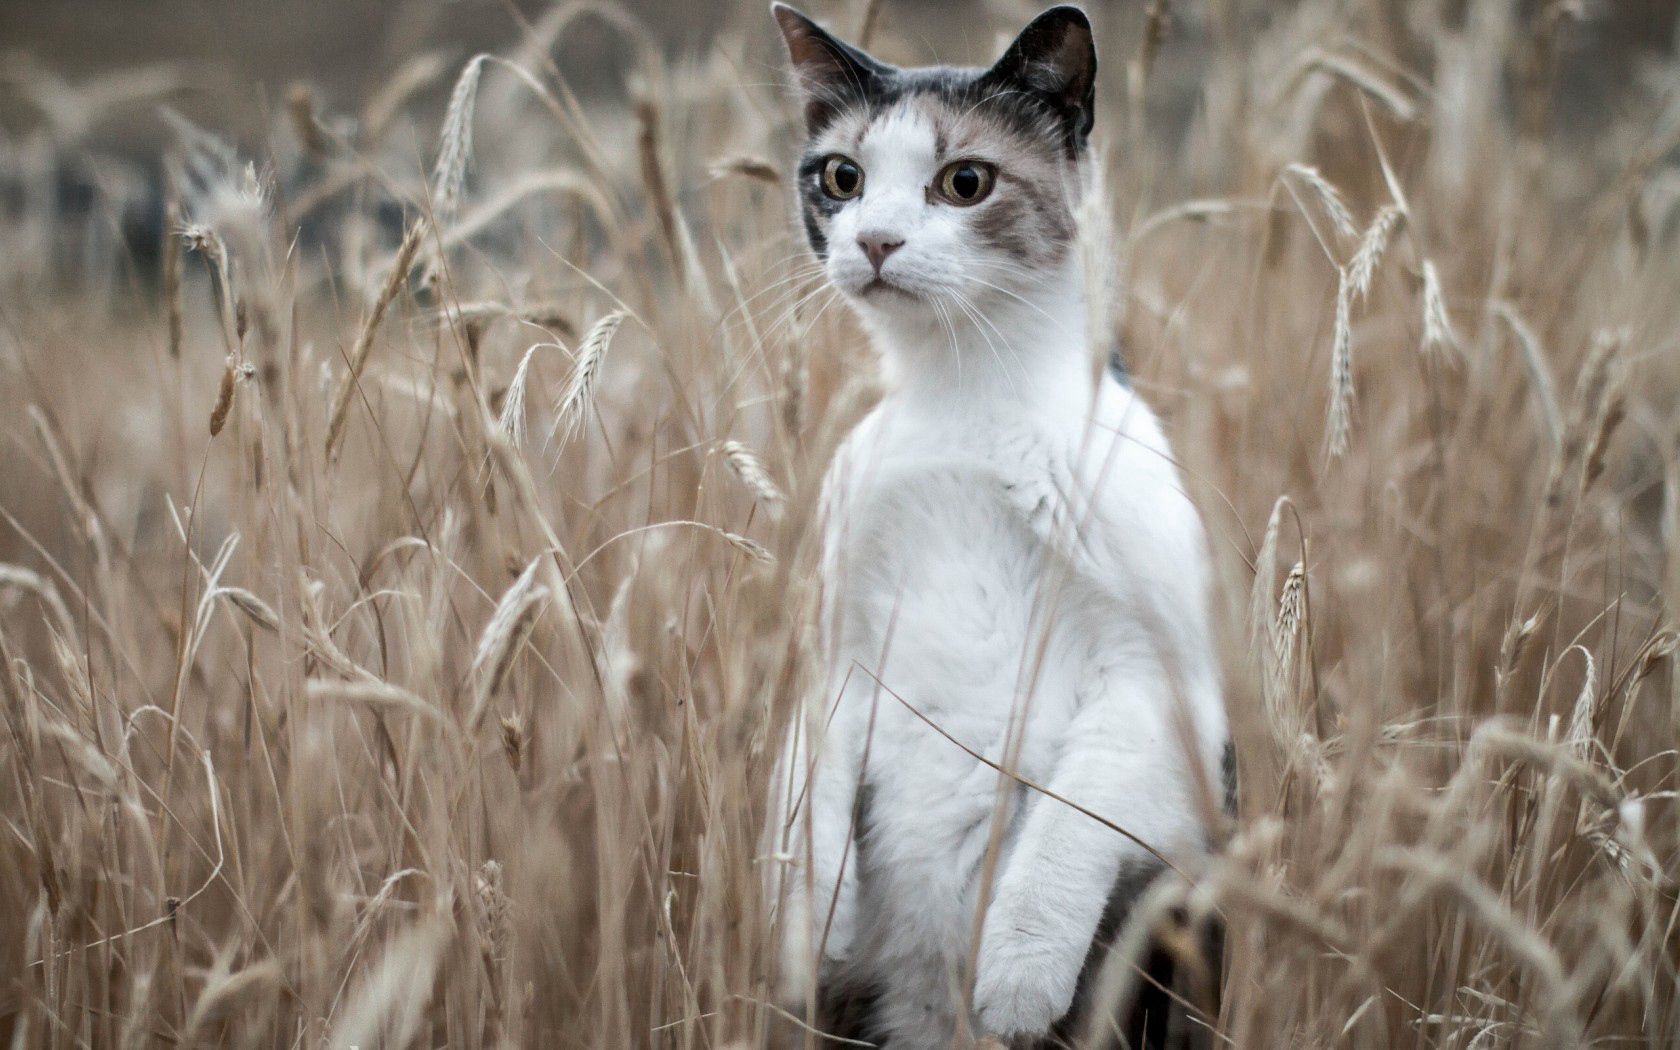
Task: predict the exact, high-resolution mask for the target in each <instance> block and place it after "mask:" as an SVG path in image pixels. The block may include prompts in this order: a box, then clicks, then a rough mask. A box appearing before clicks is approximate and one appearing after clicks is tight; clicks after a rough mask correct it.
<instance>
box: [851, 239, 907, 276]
mask: <svg viewBox="0 0 1680 1050" xmlns="http://www.w3.org/2000/svg"><path fill="white" fill-rule="evenodd" d="M858 247H859V248H862V249H863V254H865V255H867V256H869V265H871V266H873V267H875V273H876V275H877V276H879V275H880V273H881V267H882V266H883V265H884V264H885V263H886V261H887V256H889V255H891V254H892V253H893V252H896V251H898V250H899V249H900V248H902V247H904V241H903V239H901V238H900V239H895V238H894V237H893V236H892V235H891V234H886V233H866V234H864V235H863V236H861V237H859V238H858Z"/></svg>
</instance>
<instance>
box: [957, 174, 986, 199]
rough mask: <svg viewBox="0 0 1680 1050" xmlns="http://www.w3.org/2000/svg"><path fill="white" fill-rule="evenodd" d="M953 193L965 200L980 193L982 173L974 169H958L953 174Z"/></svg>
mask: <svg viewBox="0 0 1680 1050" xmlns="http://www.w3.org/2000/svg"><path fill="white" fill-rule="evenodd" d="M951 191H952V192H953V193H955V194H956V195H957V196H959V197H961V198H963V199H964V200H967V199H969V198H970V197H973V196H974V195H975V194H976V193H979V192H980V173H979V172H978V171H975V170H974V169H973V168H969V167H962V168H958V169H957V170H956V171H955V172H953V173H952V174H951Z"/></svg>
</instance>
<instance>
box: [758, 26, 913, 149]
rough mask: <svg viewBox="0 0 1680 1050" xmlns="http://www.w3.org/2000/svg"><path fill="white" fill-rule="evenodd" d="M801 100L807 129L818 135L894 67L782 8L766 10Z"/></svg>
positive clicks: (862, 97) (884, 77)
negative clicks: (794, 75)
mask: <svg viewBox="0 0 1680 1050" xmlns="http://www.w3.org/2000/svg"><path fill="white" fill-rule="evenodd" d="M770 13H771V14H772V15H774V16H775V17H776V24H777V25H779V26H781V29H782V39H784V40H786V41H787V48H788V57H789V58H790V59H792V61H793V69H794V72H795V73H797V74H798V75H799V87H800V90H801V91H803V92H804V94H805V126H806V127H807V128H809V129H810V130H811V131H813V132H814V131H817V130H818V129H819V128H821V127H822V126H823V125H824V124H827V123H828V122H829V121H830V120H832V119H833V118H834V115H835V114H836V113H837V112H839V111H840V110H841V109H843V108H845V107H847V106H851V105H856V104H858V103H860V102H863V101H864V100H866V99H867V98H869V96H870V94H871V93H872V92H873V91H874V90H875V89H876V88H877V87H879V86H880V84H881V82H882V81H884V80H885V79H886V78H888V77H889V76H891V75H892V72H893V70H892V67H891V66H887V65H884V64H883V63H881V62H878V61H876V60H875V59H874V58H871V57H870V56H869V55H866V54H864V53H863V52H862V51H859V50H858V49H857V48H855V47H852V46H850V45H848V44H844V43H841V42H840V41H839V40H837V39H835V37H834V36H833V35H832V34H830V33H829V32H828V31H827V30H826V29H824V28H823V27H822V26H819V25H817V23H815V22H813V21H811V20H810V19H809V18H806V17H805V16H804V15H803V14H801V13H800V12H798V11H796V10H794V9H793V8H791V7H789V6H788V5H786V4H783V3H773V4H771V5H770Z"/></svg>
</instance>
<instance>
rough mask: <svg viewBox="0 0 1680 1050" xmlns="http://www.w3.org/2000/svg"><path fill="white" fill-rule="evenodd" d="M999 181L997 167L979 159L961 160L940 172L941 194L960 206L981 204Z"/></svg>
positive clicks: (948, 165) (938, 185)
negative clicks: (993, 185)
mask: <svg viewBox="0 0 1680 1050" xmlns="http://www.w3.org/2000/svg"><path fill="white" fill-rule="evenodd" d="M996 181H997V169H995V168H993V167H992V166H991V165H990V164H986V163H983V162H981V161H977V160H959V161H956V162H954V163H951V164H947V165H945V168H944V170H943V171H941V172H940V173H939V181H938V182H937V183H936V184H935V185H936V186H937V187H938V190H939V195H940V196H941V197H943V198H945V200H946V201H948V202H950V203H952V204H955V205H957V206H959V207H967V206H968V205H970V204H979V203H980V202H981V201H983V200H985V199H986V195H987V194H988V193H991V192H992V184H993V183H994V182H996Z"/></svg>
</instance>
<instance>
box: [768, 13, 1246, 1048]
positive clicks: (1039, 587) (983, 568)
mask: <svg viewBox="0 0 1680 1050" xmlns="http://www.w3.org/2000/svg"><path fill="white" fill-rule="evenodd" d="M773 10H774V13H775V16H776V19H777V21H778V22H779V23H780V26H781V29H782V32H783V35H784V36H785V38H786V40H787V44H788V48H789V51H790V53H791V56H792V59H793V64H794V68H795V70H796V71H797V73H798V75H799V79H800V83H801V86H802V89H803V92H804V99H805V114H806V122H807V126H808V129H809V141H808V143H807V147H806V151H805V156H804V160H803V162H802V163H801V165H800V168H799V179H800V182H799V192H800V202H801V207H802V211H803V218H804V222H805V226H806V229H807V232H808V234H809V236H810V240H811V245H812V248H813V250H814V251H815V252H816V253H817V255H818V256H819V257H820V258H821V259H822V261H823V263H824V265H825V267H826V271H827V276H828V279H829V281H830V282H831V283H832V284H833V285H834V286H835V287H836V288H838V289H839V290H840V291H841V292H842V293H843V294H844V296H845V297H846V298H847V299H848V300H849V302H850V303H851V304H852V306H853V307H854V308H855V309H856V311H857V314H858V316H859V317H860V318H861V319H862V322H863V324H864V326H865V327H866V329H867V331H868V332H869V334H870V336H871V338H872V340H873V343H874V345H875V348H876V349H877V350H878V351H879V354H880V358H881V362H882V367H883V369H884V372H885V387H886V393H885V396H884V398H883V400H882V401H881V403H880V405H879V406H878V407H877V408H876V409H875V410H874V411H873V412H872V413H871V414H870V415H869V416H868V417H867V418H866V419H865V420H864V421H863V422H862V423H861V424H860V425H859V426H858V427H857V429H856V430H855V431H854V432H853V433H852V434H851V436H850V437H849V438H848V439H847V440H846V442H845V443H844V445H843V446H842V448H841V449H840V451H839V453H838V454H837V456H836V458H835V460H834V463H833V465H832V466H831V468H830V470H829V475H828V477H827V480H826V483H825V492H824V529H825V533H824V543H825V546H824V561H823V566H824V567H823V573H824V575H823V583H824V588H825V610H824V620H823V630H824V639H825V644H826V651H827V657H828V661H829V664H828V666H829V681H830V688H829V689H828V690H827V692H826V694H824V695H823V696H821V697H818V698H814V699H813V701H812V703H811V704H810V706H809V709H808V710H806V711H805V712H804V713H803V717H801V718H798V719H796V721H795V724H794V725H793V726H792V729H791V731H790V735H789V740H788V745H787V749H786V752H785V753H784V755H783V758H782V763H781V766H780V777H779V780H778V784H777V787H776V801H775V812H774V814H773V819H774V823H773V827H772V828H771V834H772V836H773V837H774V838H775V839H776V842H775V843H774V845H773V849H774V850H775V851H776V852H777V854H778V855H779V856H781V857H782V858H783V860H784V864H783V867H782V868H781V873H782V879H781V883H780V886H779V887H778V889H777V904H778V910H777V915H776V922H777V925H778V929H779V931H780V934H781V937H782V945H781V958H780V966H781V975H782V980H783V983H784V988H783V991H784V994H787V995H789V996H790V997H794V998H796V999H797V998H799V997H808V996H817V997H818V998H819V999H820V1000H821V1001H822V1002H823V1003H824V1004H825V1007H824V1009H823V1011H822V1015H823V1020H824V1023H825V1024H826V1025H827V1026H828V1030H829V1031H831V1032H834V1033H835V1034H841V1035H846V1036H850V1037H858V1038H866V1039H872V1040H876V1041H881V1042H884V1044H885V1045H887V1046H889V1047H893V1048H895V1050H897V1048H912V1047H947V1046H950V1045H951V1041H952V1039H953V1037H954V1036H955V1034H956V1033H958V1032H959V1031H967V1032H968V1033H970V1034H972V1035H990V1036H997V1037H1001V1038H1005V1039H1014V1040H1029V1041H1030V1040H1033V1039H1037V1038H1040V1037H1044V1036H1047V1035H1050V1034H1052V1033H1053V1032H1054V1031H1055V1029H1056V1026H1057V1024H1058V1022H1061V1021H1063V1020H1064V1019H1065V1018H1066V1017H1067V1015H1068V1014H1069V1011H1070V1007H1071V1006H1072V1004H1073V1003H1074V999H1075V992H1076V989H1077V988H1078V986H1079V983H1080V978H1081V974H1082V972H1083V971H1084V969H1085V967H1086V961H1087V956H1088V955H1089V954H1090V953H1091V949H1092V944H1093V940H1094V938H1095V937H1096V935H1097V931H1098V925H1099V921H1100V920H1101V919H1102V917H1103V915H1104V911H1105V907H1106V906H1107V905H1108V904H1109V903H1110V902H1109V898H1110V893H1111V890H1113V889H1114V887H1116V886H1117V885H1121V884H1124V885H1128V886H1131V887H1133V892H1135V887H1136V886H1137V885H1139V884H1140V882H1141V880H1140V879H1139V878H1138V876H1139V875H1144V876H1147V875H1148V874H1150V873H1152V872H1154V871H1156V870H1159V869H1161V868H1162V867H1163V866H1164V864H1165V863H1167V862H1171V863H1174V864H1178V863H1180V861H1182V860H1189V859H1193V858H1195V857H1196V856H1197V855H1198V854H1200V853H1201V852H1202V851H1204V850H1205V849H1206V841H1207V834H1206V831H1205V826H1204V825H1205V819H1204V818H1205V816H1206V813H1207V809H1208V807H1207V806H1206V804H1205V802H1206V800H1207V799H1209V798H1218V796H1219V791H1218V789H1217V788H1214V787H1212V786H1211V785H1213V784H1215V783H1217V781H1218V778H1219V776H1220V772H1221V767H1222V765H1226V764H1227V763H1228V762H1229V758H1228V756H1227V755H1226V748H1227V731H1226V726H1225V714H1224V709H1223V702H1222V698H1221V693H1220V683H1219V675H1218V661H1217V658H1216V654H1215V651H1214V643H1213V639H1212V634H1211V627H1210V622H1209V614H1208V591H1209V585H1210V570H1209V565H1208V556H1207V551H1206V548H1205V539H1204V536H1203V532H1202V527H1201V523H1200V521H1199V519H1198V517H1197V514H1196V511H1195V509H1194V507H1193V506H1192V505H1191V503H1190V501H1189V499H1188V498H1187V497H1186V495H1185V493H1184V490H1183V486H1182V484H1181V482H1180V479H1179V476H1178V472H1177V471H1176V469H1175V468H1174V465H1173V461H1172V457H1171V453H1170V451H1169V450H1168V448H1167V443H1166V440H1165V438H1164V437H1163V436H1162V433H1161V429H1160V426H1159V424H1158V423H1157V421H1156V419H1155V417H1154V415H1153V414H1152V413H1151V412H1150V411H1149V409H1148V408H1147V407H1146V406H1145V405H1144V404H1143V402H1142V401H1141V400H1140V399H1139V398H1138V397H1137V396H1136V395H1135V394H1134V393H1133V392H1132V391H1131V389H1130V388H1129V387H1128V385H1127V384H1126V382H1125V379H1124V374H1123V372H1121V371H1120V370H1119V369H1118V368H1117V367H1116V368H1113V369H1111V370H1109V371H1102V370H1100V369H1097V368H1093V366H1092V355H1091V353H1090V349H1089V338H1088V334H1087V324H1086V312H1087V304H1086V300H1085V289H1084V284H1083V281H1082V280H1081V274H1080V271H1079V267H1078V264H1077V262H1076V260H1075V254H1076V253H1075V252H1074V251H1073V238H1074V220H1073V205H1074V204H1075V201H1074V199H1073V197H1074V196H1075V194H1076V193H1077V187H1078V186H1079V184H1080V179H1079V166H1080V164H1081V162H1082V158H1083V156H1084V153H1085V139H1086V135H1087V133H1088V132H1089V130H1090V128H1091V125H1092V117H1093V110H1092V103H1093V94H1094V92H1093V84H1094V74H1095V70H1096V54H1095V50H1094V48H1093V45H1092V41H1091V33H1090V26H1089V23H1088V22H1087V21H1086V18H1085V16H1084V14H1083V13H1081V12H1080V11H1079V10H1077V9H1076V8H1071V7H1058V8H1053V9H1051V10H1049V11H1047V12H1045V13H1044V14H1043V15H1041V16H1040V17H1039V18H1037V19H1036V20H1034V21H1033V22H1032V23H1031V25H1029V26H1028V27H1027V28H1026V29H1025V30H1024V31H1023V32H1022V34H1021V35H1020V37H1019V38H1017V39H1016V41H1015V42H1014V43H1013V44H1012V45H1011V46H1010V48H1009V50H1008V52H1007V53H1006V54H1005V55H1004V57H1003V58H1002V59H1000V60H999V61H998V63H997V64H996V65H994V66H993V67H991V68H990V69H987V70H963V69H948V68H942V67H941V68H933V69H911V70H900V69H895V68H892V67H889V66H886V65H884V64H883V63H881V62H879V61H877V60H875V59H873V58H871V57H869V56H867V55H865V54H863V53H862V52H860V51H857V50H855V49H853V48H851V47H849V46H847V45H845V44H842V43H840V42H839V41H837V40H835V39H834V38H833V37H832V36H830V35H829V34H827V33H826V32H824V31H823V30H822V29H821V28H819V27H818V26H817V25H816V24H815V23H813V22H811V21H810V20H809V19H807V18H805V17H804V16H803V15H801V14H799V13H797V12H795V11H794V10H792V9H791V8H788V7H786V6H783V5H779V4H778V5H776V6H775V7H774V8H773ZM976 754H978V755H980V756H984V761H982V760H980V759H977V758H976V757H974V756H975V755H976ZM997 766H1003V767H1006V768H1008V769H1010V770H1013V771H1015V772H1016V773H1018V774H1019V776H1020V777H1022V778H1025V779H1026V780H1028V781H1031V782H1032V783H1033V784H1034V785H1038V786H1040V787H1042V788H1044V789H1047V792H1049V793H1054V795H1056V796H1060V798H1061V799H1064V800H1068V801H1071V802H1073V803H1077V806H1078V807H1081V808H1083V809H1085V810H1088V811H1089V813H1086V812H1081V811H1080V808H1076V807H1075V806H1072V805H1069V804H1067V803H1066V802H1064V801H1059V800H1058V799H1056V798H1052V797H1050V795H1049V794H1048V793H1046V792H1045V791H1039V790H1035V789H1033V788H1030V787H1027V786H1025V785H1023V784H1021V783H1020V782H1019V781H1017V780H1015V779H1012V778H1010V777H1007V776H1005V775H1003V774H1001V773H1000V772H999V770H998V768H996V767H997ZM1229 773H1230V771H1229V769H1228V767H1227V768H1226V769H1225V774H1226V775H1227V776H1229ZM1093 813H1094V814H1097V815H1099V816H1100V817H1102V818H1104V820H1106V821H1108V822H1111V823H1112V824H1114V825H1118V826H1119V827H1121V828H1124V829H1125V830H1126V832H1129V833H1130V835H1132V836H1135V840H1134V839H1133V838H1128V837H1127V835H1125V834H1121V833H1119V832H1117V831H1115V830H1114V829H1113V828H1112V827H1110V826H1108V825H1107V824H1105V823H1104V822H1103V820H1098V819H1094V818H1093V816H1092V815H1091V814H1093ZM1139 840H1140V841H1141V843H1142V844H1140V841H1139ZM1144 844H1146V845H1144ZM1119 903H1120V904H1122V905H1123V904H1124V901H1121V902H1119ZM976 941H978V944H976Z"/></svg>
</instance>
